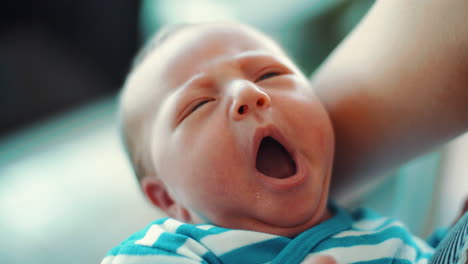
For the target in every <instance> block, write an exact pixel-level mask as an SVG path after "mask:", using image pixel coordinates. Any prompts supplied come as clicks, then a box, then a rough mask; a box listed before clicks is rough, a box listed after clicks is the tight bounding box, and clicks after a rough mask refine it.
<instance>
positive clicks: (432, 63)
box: [312, 0, 468, 188]
mask: <svg viewBox="0 0 468 264" xmlns="http://www.w3.org/2000/svg"><path fill="white" fill-rule="evenodd" d="M467 12H468V1H462V0H447V1H415V0H413V1H408V0H392V1H388V0H386V1H384V0H381V1H377V2H376V4H374V6H373V7H372V9H371V10H370V11H369V13H368V15H367V16H366V17H365V18H364V19H363V21H362V22H361V23H360V25H359V26H358V27H357V28H356V29H355V30H354V31H353V33H352V34H351V35H350V36H349V37H348V38H347V39H346V40H345V41H344V42H343V43H342V44H341V45H340V47H339V48H338V49H337V50H336V51H335V52H334V53H333V54H332V56H331V57H330V58H329V59H327V61H326V63H325V64H323V65H322V67H321V68H320V69H319V71H317V73H316V74H315V75H314V76H313V78H312V84H313V86H314V87H315V88H316V89H317V92H318V94H319V96H320V97H321V99H322V100H323V102H324V105H325V107H326V108H327V110H328V111H329V114H330V117H331V119H332V122H333V125H334V127H335V132H336V146H337V147H336V159H335V171H334V179H333V181H334V183H335V184H336V185H335V186H334V187H335V188H341V187H343V186H346V187H350V188H352V187H353V184H359V183H361V182H363V180H366V179H368V177H373V176H375V175H376V174H377V173H379V172H382V171H384V170H386V169H389V168H391V167H394V166H395V165H398V164H400V163H401V162H404V161H406V160H408V159H410V158H413V157H415V156H416V155H418V154H421V153H422V152H424V151H427V150H429V149H431V148H432V147H434V146H437V145H439V144H441V143H443V142H446V141H447V140H449V139H451V138H453V137H455V136H457V135H459V134H461V133H463V132H464V131H466V130H467V129H468V17H467V16H466V14H467Z"/></svg>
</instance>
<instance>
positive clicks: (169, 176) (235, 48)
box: [129, 25, 334, 236]
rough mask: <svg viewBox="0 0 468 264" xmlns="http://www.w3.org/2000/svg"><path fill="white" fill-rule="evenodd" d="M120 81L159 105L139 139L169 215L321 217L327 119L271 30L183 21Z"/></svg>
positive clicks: (278, 230) (279, 229)
mask: <svg viewBox="0 0 468 264" xmlns="http://www.w3.org/2000/svg"><path fill="white" fill-rule="evenodd" d="M129 85H130V86H138V87H139V88H138V89H139V90H140V92H141V91H146V92H143V93H142V97H141V100H142V101H145V100H146V101H148V100H149V101H150V102H153V105H157V106H158V107H156V108H154V109H157V110H155V111H156V113H148V114H149V115H151V116H150V117H149V122H151V126H150V140H149V142H148V145H147V147H148V148H151V149H150V152H151V159H152V162H153V164H154V167H155V171H156V174H157V177H158V178H159V179H160V180H161V181H162V182H163V184H164V187H165V189H166V190H167V194H164V195H161V194H157V195H156V196H158V195H159V196H160V199H163V200H164V201H165V203H167V201H170V202H169V205H170V206H167V204H166V205H165V210H166V211H167V212H168V213H169V214H170V215H173V216H179V217H180V218H184V219H183V220H187V221H191V222H194V223H197V222H210V223H214V224H216V225H220V226H223V227H228V228H236V229H248V230H256V231H261V232H267V233H273V234H279V235H285V236H293V235H295V234H297V233H299V232H302V231H304V230H305V229H308V228H310V227H311V226H314V225H316V224H317V223H319V222H321V221H323V220H324V219H326V217H328V213H327V212H328V211H327V208H326V205H327V198H328V187H329V181H330V174H331V168H332V159H333V149H334V138H333V131H332V127H331V124H330V121H329V118H328V116H327V113H326V112H325V110H324V108H323V107H322V105H321V103H320V102H319V101H318V99H317V97H316V96H315V94H314V92H313V90H312V88H311V87H310V85H309V82H308V80H307V78H306V77H305V76H304V75H303V74H302V73H301V72H300V71H299V70H298V69H297V68H296V67H295V66H294V65H293V63H292V62H291V61H290V60H289V59H288V58H287V57H286V56H285V54H284V53H283V52H282V51H281V49H280V48H279V47H278V46H277V45H276V44H274V43H273V42H272V41H271V40H269V39H267V38H266V37H264V36H263V35H261V34H259V33H257V32H254V31H253V30H251V29H248V28H246V27H242V26H238V25H204V26H194V27H189V28H188V29H183V30H182V31H181V32H178V33H176V35H174V36H173V37H172V38H170V39H169V40H167V42H166V43H164V44H163V45H162V46H161V47H159V48H158V50H157V51H156V52H154V54H151V55H150V56H149V57H148V58H147V59H146V61H144V62H143V64H142V65H140V67H139V68H138V69H137V70H136V72H134V74H133V77H132V78H131V79H130V81H129ZM149 177H152V176H149ZM149 190H150V192H151V188H150V189H149ZM146 191H148V189H147V190H146ZM147 194H148V193H147ZM150 195H151V194H150ZM152 200H153V201H154V197H153V199H152ZM155 203H156V204H158V202H155ZM171 203H172V204H171ZM159 205H160V203H159ZM181 212H182V213H181ZM181 215H182V216H181Z"/></svg>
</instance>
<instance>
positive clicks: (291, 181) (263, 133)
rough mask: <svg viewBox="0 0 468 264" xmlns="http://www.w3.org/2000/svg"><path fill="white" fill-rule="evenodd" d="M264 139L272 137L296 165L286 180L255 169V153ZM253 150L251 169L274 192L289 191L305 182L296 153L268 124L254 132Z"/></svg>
mask: <svg viewBox="0 0 468 264" xmlns="http://www.w3.org/2000/svg"><path fill="white" fill-rule="evenodd" d="M265 137H272V138H274V139H275V140H276V141H278V142H279V143H280V144H281V145H283V147H284V148H285V149H286V151H288V152H289V154H290V155H291V157H292V159H293V161H294V162H295V165H296V173H295V174H294V175H292V176H290V177H286V178H274V177H270V176H267V175H265V174H263V173H261V172H260V171H258V170H257V168H256V158H257V151H258V149H259V147H260V144H261V142H262V140H263V138H265ZM252 147H253V149H252V167H253V168H254V169H255V171H256V172H257V174H258V175H259V178H261V179H262V182H263V183H265V184H267V185H268V186H270V187H271V188H273V189H274V190H278V191H282V190H288V189H291V188H293V187H295V186H297V185H299V184H300V183H302V182H303V181H304V180H305V174H304V171H303V168H302V162H301V161H300V160H299V157H298V154H297V151H295V150H294V149H293V148H292V147H291V145H290V144H289V142H288V141H287V140H286V138H285V137H284V136H283V134H282V133H281V132H280V131H279V129H277V128H276V127H275V126H274V125H272V124H269V125H266V126H262V127H259V128H257V129H256V130H255V133H254V139H253V146H252Z"/></svg>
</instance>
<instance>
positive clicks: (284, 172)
mask: <svg viewBox="0 0 468 264" xmlns="http://www.w3.org/2000/svg"><path fill="white" fill-rule="evenodd" d="M256 167H257V170H258V171H260V172H261V173H263V174H265V175H267V176H270V177H274V178H280V179H282V178H286V177H289V176H292V175H294V174H295V173H296V164H295V162H294V160H293V159H292V157H291V155H290V154H289V153H288V151H287V150H286V149H285V148H284V147H283V145H281V144H280V143H279V142H278V141H276V140H275V139H273V138H272V137H266V138H264V139H263V140H262V142H261V143H260V147H259V148H258V153H257V163H256Z"/></svg>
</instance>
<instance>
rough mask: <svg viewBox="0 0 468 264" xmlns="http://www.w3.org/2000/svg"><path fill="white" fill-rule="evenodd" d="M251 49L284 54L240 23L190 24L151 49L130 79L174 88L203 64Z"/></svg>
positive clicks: (247, 51) (151, 85) (270, 41)
mask: <svg viewBox="0 0 468 264" xmlns="http://www.w3.org/2000/svg"><path fill="white" fill-rule="evenodd" d="M252 52H257V53H263V54H270V55H275V56H282V57H285V54H284V52H283V51H282V49H281V48H280V47H279V46H278V45H277V44H276V43H275V42H274V41H272V40H271V39H270V38H268V37H267V36H265V35H264V34H262V33H259V32H257V31H255V30H253V29H251V28H249V27H246V26H243V25H236V24H220V25H218V24H213V25H196V26H189V27H187V28H184V29H182V30H178V31H177V32H176V33H175V34H174V35H173V36H172V37H170V38H169V39H168V40H166V41H165V43H163V44H162V45H161V46H159V47H158V48H156V49H155V50H153V51H152V52H151V53H150V54H149V55H148V56H147V58H146V59H145V61H143V62H142V63H141V65H140V66H139V67H138V68H137V69H135V71H134V72H133V74H132V75H133V76H132V79H134V80H140V83H141V82H144V81H146V82H147V85H145V86H148V87H159V88H162V86H164V87H169V88H174V87H178V84H180V82H181V81H184V80H187V79H189V78H190V76H192V75H193V74H194V73H196V72H197V71H199V70H200V68H201V67H202V66H204V65H206V64H209V63H211V62H214V61H219V60H222V59H224V58H226V57H233V56H237V55H239V56H240V55H243V54H244V55H248V54H249V53H252Z"/></svg>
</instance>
